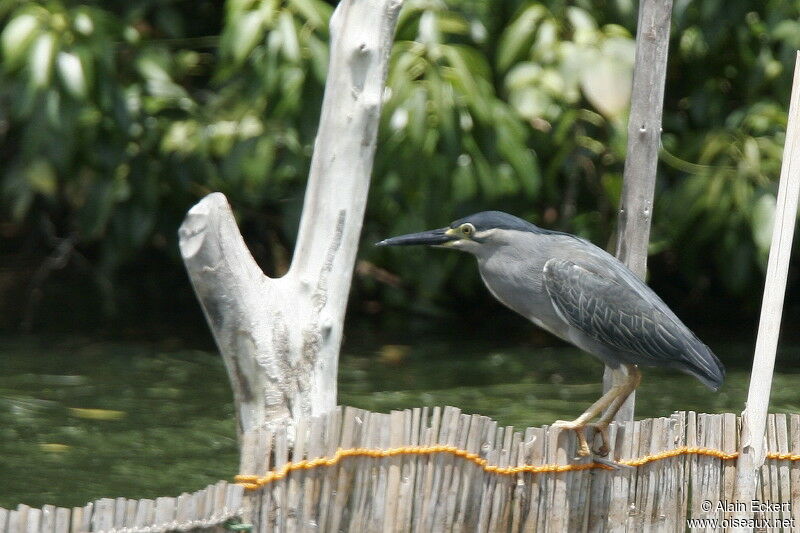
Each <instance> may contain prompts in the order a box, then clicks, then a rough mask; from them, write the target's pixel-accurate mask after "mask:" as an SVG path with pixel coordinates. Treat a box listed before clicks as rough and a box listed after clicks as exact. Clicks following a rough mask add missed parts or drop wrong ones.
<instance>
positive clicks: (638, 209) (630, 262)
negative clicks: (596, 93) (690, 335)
mask: <svg viewBox="0 0 800 533" xmlns="http://www.w3.org/2000/svg"><path fill="white" fill-rule="evenodd" d="M671 19H672V0H642V1H641V2H640V3H639V22H638V26H637V28H636V63H635V64H634V68H633V87H632V90H631V112H630V118H629V119H628V151H627V156H626V158H625V172H624V175H623V185H622V197H621V198H620V207H619V215H618V223H617V258H619V260H620V261H622V262H623V263H625V264H626V265H627V266H628V267H629V268H630V269H631V270H633V271H634V272H635V273H636V275H637V276H639V277H640V278H642V279H644V277H645V274H646V273H647V247H648V243H649V241H650V223H651V221H652V217H653V194H654V192H655V186H656V168H657V165H658V150H659V146H660V142H661V115H662V110H663V107H664V84H665V80H666V77H667V52H668V50H669V30H670V20H671ZM603 385H604V390H605V391H608V389H610V388H611V385H612V383H611V369H610V368H608V367H606V370H605V375H604V376H603ZM634 404H635V394H631V395H630V397H629V398H628V400H627V401H626V402H625V403H624V404H623V406H622V408H620V410H619V411H618V412H617V415H616V417H615V420H617V421H618V422H623V421H626V420H633V410H634Z"/></svg>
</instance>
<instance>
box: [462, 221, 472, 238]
mask: <svg viewBox="0 0 800 533" xmlns="http://www.w3.org/2000/svg"><path fill="white" fill-rule="evenodd" d="M461 233H463V234H464V236H465V237H471V236H472V235H473V234H474V233H475V226H473V225H472V224H469V223H467V224H461Z"/></svg>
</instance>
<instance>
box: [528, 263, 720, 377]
mask: <svg viewBox="0 0 800 533" xmlns="http://www.w3.org/2000/svg"><path fill="white" fill-rule="evenodd" d="M543 279H544V286H545V288H546V289H547V293H548V295H549V296H550V300H551V302H552V304H553V306H554V307H555V309H556V310H557V312H558V313H559V314H560V315H561V316H562V318H563V319H564V320H566V321H567V323H569V324H570V325H571V326H573V327H574V328H576V329H578V330H579V331H581V332H582V333H584V334H585V335H587V336H589V337H590V338H592V339H594V340H596V341H598V342H600V343H602V344H603V345H605V346H606V347H607V348H610V349H612V350H614V351H615V352H617V353H619V354H620V356H624V357H627V358H632V359H633V360H631V361H630V362H634V363H637V364H643V365H656V366H672V367H678V368H682V369H683V370H685V371H687V372H690V373H692V374H694V375H695V376H697V377H698V378H699V379H700V380H701V381H703V382H704V383H706V384H707V385H709V386H710V387H712V388H716V387H718V386H719V385H720V384H721V382H722V379H723V377H724V369H723V368H722V365H721V363H720V362H719V360H718V359H717V358H716V356H715V355H714V354H713V353H711V351H710V350H709V349H708V347H707V346H706V345H705V344H703V343H702V342H701V341H700V340H699V339H698V338H697V337H696V336H695V335H694V334H693V333H692V332H691V331H690V330H689V329H688V328H687V327H686V326H685V325H684V324H683V323H682V322H680V320H678V319H677V317H675V315H674V314H673V313H672V312H671V311H670V310H669V308H668V307H667V305H666V304H665V303H664V302H663V301H661V299H660V298H659V297H658V296H657V295H656V294H655V293H654V292H653V291H652V290H650V289H649V288H648V287H647V285H645V284H644V283H638V284H633V283H631V282H629V281H628V280H626V279H625V277H623V276H618V275H614V274H613V272H604V271H602V270H600V269H598V268H596V267H595V266H593V265H590V264H588V263H585V262H583V261H580V260H575V261H570V260H566V259H551V260H549V261H548V262H547V263H546V264H545V266H544V276H543Z"/></svg>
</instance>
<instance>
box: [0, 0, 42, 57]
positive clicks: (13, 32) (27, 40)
mask: <svg viewBox="0 0 800 533" xmlns="http://www.w3.org/2000/svg"><path fill="white" fill-rule="evenodd" d="M38 31H39V20H38V18H37V17H36V16H35V15H32V14H30V13H23V14H21V15H17V16H16V17H14V18H13V19H11V22H9V23H8V24H7V25H6V28H5V29H4V30H3V33H2V35H0V43H2V47H3V58H4V60H5V66H6V69H8V70H11V69H13V68H15V67H17V66H18V65H19V63H20V62H21V60H22V58H23V57H24V55H25V52H26V51H27V50H28V47H29V46H30V44H31V41H32V40H33V38H34V37H35V36H36V34H37V33H38Z"/></svg>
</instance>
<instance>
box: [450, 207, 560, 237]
mask: <svg viewBox="0 0 800 533" xmlns="http://www.w3.org/2000/svg"><path fill="white" fill-rule="evenodd" d="M467 222H468V223H470V224H472V225H473V226H475V230H476V231H485V230H488V229H511V230H516V231H527V232H530V233H549V232H548V231H547V230H544V229H542V228H540V227H539V226H535V225H534V224H531V223H530V222H528V221H526V220H522V219H521V218H518V217H515V216H514V215H509V214H508V213H503V212H502V211H481V212H480V213H475V214H474V215H469V216H466V217H464V218H459V219H458V220H456V221H455V222H453V223H452V224H450V227H451V228H457V227H458V226H460V225H461V224H465V223H467Z"/></svg>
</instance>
